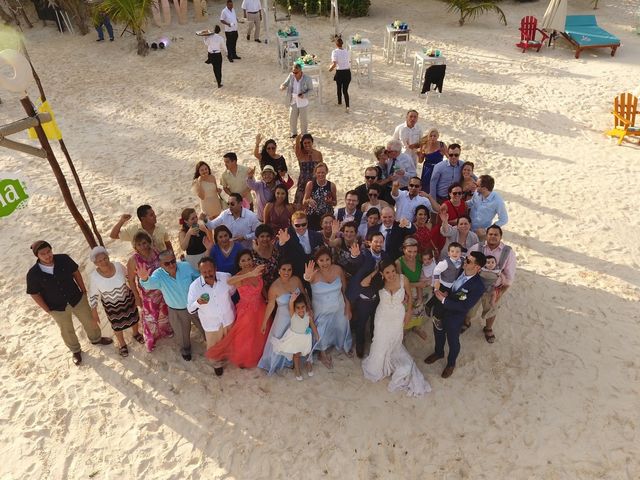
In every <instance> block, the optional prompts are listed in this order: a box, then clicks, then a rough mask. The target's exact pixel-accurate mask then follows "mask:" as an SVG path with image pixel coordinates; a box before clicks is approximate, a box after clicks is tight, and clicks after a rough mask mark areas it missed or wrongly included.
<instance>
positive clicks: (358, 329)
mask: <svg viewBox="0 0 640 480" xmlns="http://www.w3.org/2000/svg"><path fill="white" fill-rule="evenodd" d="M367 240H368V241H369V244H370V247H369V248H368V249H367V250H364V251H363V252H362V253H360V255H357V256H356V257H354V256H353V253H352V255H351V261H352V262H354V263H355V264H356V265H359V267H358V270H357V272H356V273H355V275H353V276H352V277H351V279H350V280H349V284H348V285H347V291H346V295H347V300H349V302H350V303H351V311H352V312H353V316H352V319H351V320H352V321H353V326H354V330H355V340H356V355H358V358H362V357H363V356H364V337H365V333H366V327H367V322H368V321H369V320H370V321H371V325H372V326H373V314H374V313H375V312H376V307H377V306H378V302H379V301H380V299H379V298H378V291H379V290H380V289H381V288H382V282H381V281H380V278H379V277H380V276H379V275H376V273H378V264H379V263H380V262H381V261H382V260H386V259H387V258H388V255H387V254H386V253H385V252H384V251H383V250H382V246H383V245H384V237H383V236H382V234H381V233H380V232H374V233H372V234H371V235H367ZM363 283H364V285H363Z"/></svg>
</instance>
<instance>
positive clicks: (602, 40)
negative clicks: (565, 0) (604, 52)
mask: <svg viewBox="0 0 640 480" xmlns="http://www.w3.org/2000/svg"><path fill="white" fill-rule="evenodd" d="M562 36H563V37H564V38H566V39H567V40H568V41H569V42H570V43H571V45H573V46H574V47H575V49H576V58H580V52H582V51H583V50H587V49H591V48H607V47H608V48H611V56H612V57H613V56H614V55H615V54H616V50H617V48H618V47H619V46H620V39H619V38H618V37H616V36H615V35H611V34H610V33H609V32H607V31H606V30H603V29H602V28H600V27H599V26H598V22H597V21H596V17H595V15H567V21H566V24H565V29H564V32H562Z"/></svg>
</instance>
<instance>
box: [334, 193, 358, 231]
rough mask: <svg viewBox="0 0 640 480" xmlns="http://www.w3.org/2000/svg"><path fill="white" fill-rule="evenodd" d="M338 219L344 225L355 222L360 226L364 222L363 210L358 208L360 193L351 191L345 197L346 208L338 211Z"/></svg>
mask: <svg viewBox="0 0 640 480" xmlns="http://www.w3.org/2000/svg"><path fill="white" fill-rule="evenodd" d="M336 218H337V219H338V221H339V222H340V224H341V225H342V224H343V223H347V222H355V223H356V225H360V222H361V221H362V210H360V209H359V208H358V192H356V191H355V190H349V191H348V192H347V193H346V195H345V196H344V207H343V208H339V209H338V213H337V215H336Z"/></svg>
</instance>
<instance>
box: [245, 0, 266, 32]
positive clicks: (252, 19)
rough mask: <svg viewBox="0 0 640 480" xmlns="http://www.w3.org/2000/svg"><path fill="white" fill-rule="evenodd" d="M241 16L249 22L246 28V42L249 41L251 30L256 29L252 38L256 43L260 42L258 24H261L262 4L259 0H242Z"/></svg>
mask: <svg viewBox="0 0 640 480" xmlns="http://www.w3.org/2000/svg"><path fill="white" fill-rule="evenodd" d="M242 14H243V16H244V18H246V19H247V20H248V21H249V22H248V23H249V25H248V28H247V40H251V30H253V27H254V26H255V27H256V33H255V34H254V36H253V38H254V40H255V41H256V42H258V43H262V42H261V41H260V24H261V23H262V3H261V2H260V0H243V1H242Z"/></svg>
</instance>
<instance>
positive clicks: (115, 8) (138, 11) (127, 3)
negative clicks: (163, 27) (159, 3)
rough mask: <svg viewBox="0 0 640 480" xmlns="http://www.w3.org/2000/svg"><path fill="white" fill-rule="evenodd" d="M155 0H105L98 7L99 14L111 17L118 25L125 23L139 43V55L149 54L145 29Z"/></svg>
mask: <svg viewBox="0 0 640 480" xmlns="http://www.w3.org/2000/svg"><path fill="white" fill-rule="evenodd" d="M153 4H154V0H104V2H102V3H101V4H100V5H99V6H98V12H102V13H105V14H107V15H109V18H111V20H113V21H114V22H116V23H123V24H124V25H125V28H127V27H128V28H130V29H131V31H132V32H133V34H134V35H135V36H136V40H137V42H138V55H143V56H144V55H146V54H147V53H148V52H149V44H148V43H147V41H146V40H145V38H144V28H145V27H146V25H147V18H148V17H149V15H150V14H151V8H152V6H153Z"/></svg>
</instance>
